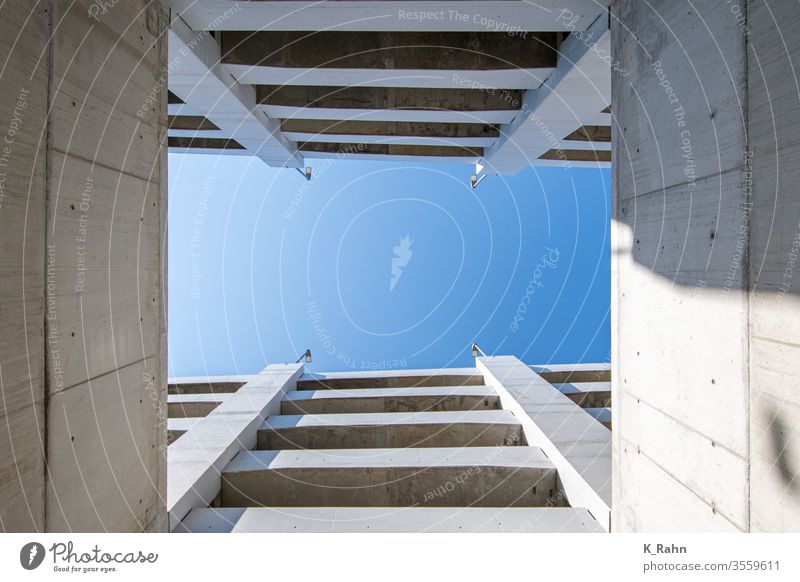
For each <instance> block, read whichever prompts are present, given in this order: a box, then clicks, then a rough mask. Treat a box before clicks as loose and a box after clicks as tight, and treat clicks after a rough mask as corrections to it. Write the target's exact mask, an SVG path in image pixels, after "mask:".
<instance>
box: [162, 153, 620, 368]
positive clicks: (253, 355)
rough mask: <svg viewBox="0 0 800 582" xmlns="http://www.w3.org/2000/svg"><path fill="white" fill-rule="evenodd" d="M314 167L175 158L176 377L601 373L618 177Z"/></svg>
mask: <svg viewBox="0 0 800 582" xmlns="http://www.w3.org/2000/svg"><path fill="white" fill-rule="evenodd" d="M311 165H312V166H313V167H314V177H313V179H312V180H311V181H310V182H306V181H305V180H304V179H303V177H302V176H300V174H298V173H297V172H296V171H294V170H287V169H274V168H269V167H267V166H266V165H265V164H264V163H262V162H261V161H260V160H258V159H256V158H251V157H245V156H241V157H240V156H219V157H217V156H204V155H180V154H170V155H169V290H168V292H169V374H170V376H186V375H206V374H210V375H219V374H247V373H256V372H258V371H259V370H261V369H262V368H264V367H265V366H266V365H268V364H270V363H276V362H288V361H294V360H296V359H297V357H298V356H299V355H300V354H302V353H303V351H304V350H305V349H306V348H310V349H311V350H312V352H313V356H314V361H313V363H312V364H311V365H310V366H309V369H310V370H312V371H320V372H322V371H339V370H361V369H374V368H380V367H381V366H383V367H391V368H394V367H404V368H438V367H454V366H469V365H472V358H471V355H470V350H469V348H470V344H471V342H472V341H473V340H477V341H478V343H479V345H480V346H481V347H482V348H483V349H484V350H485V351H486V352H487V353H488V354H497V355H501V354H511V355H515V356H517V357H519V358H520V359H522V360H523V361H525V362H527V363H529V364H538V363H548V362H550V363H568V362H569V363H571V362H597V361H608V356H609V346H610V327H609V305H610V283H609V279H610V251H609V224H610V199H611V193H610V172H609V171H606V170H591V169H571V170H564V169H561V168H527V169H525V170H523V171H522V172H520V173H519V174H517V175H516V176H512V177H492V176H489V177H487V178H486V179H485V180H484V181H483V182H481V184H479V186H478V188H477V189H475V190H473V189H471V188H469V186H468V181H469V176H470V174H471V173H472V172H473V167H472V166H469V165H443V164H430V165H422V164H416V163H415V164H398V163H388V162H359V161H349V160H329V161H326V160H318V161H316V163H315V162H312V163H311ZM404 237H407V239H408V241H410V242H408V243H403V242H402V241H403V238H404Z"/></svg>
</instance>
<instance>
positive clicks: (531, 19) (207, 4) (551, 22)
mask: <svg viewBox="0 0 800 582" xmlns="http://www.w3.org/2000/svg"><path fill="white" fill-rule="evenodd" d="M168 3H169V5H170V6H171V7H172V9H173V10H174V11H175V12H179V13H180V15H181V17H182V18H183V19H184V20H186V21H187V22H188V23H189V24H190V25H191V26H192V28H194V29H195V30H203V29H207V30H385V31H403V30H408V31H411V30H417V31H426V30H427V31H470V30H472V31H487V32H491V31H499V32H509V31H512V30H523V31H524V30H531V31H566V30H571V29H570V28H569V26H570V25H572V26H573V27H574V28H575V29H576V30H583V29H585V28H586V27H588V26H589V24H591V23H592V22H593V21H594V19H595V18H597V16H599V15H600V14H602V13H604V12H605V9H606V8H607V7H608V5H609V4H610V0H537V1H536V2H520V1H519V0H505V1H496V2H486V1H480V2H475V1H465V2H453V1H447V0H431V1H419V0H408V1H405V2H402V3H400V2H392V1H386V0H383V1H380V0H378V1H358V2H353V1H350V2H346V1H342V2H309V1H306V2H298V1H271V2H269V1H263V0H262V1H259V2H231V1H230V0H168ZM562 9H563V10H565V12H564V13H562V12H561V10H562ZM455 12H458V13H459V14H461V15H462V16H461V17H456V15H455ZM415 13H416V14H419V13H424V14H430V15H433V16H431V17H426V18H421V17H414V16H413V15H414V14H415ZM464 16H466V18H464ZM511 27H514V28H513V29H512V28H511Z"/></svg>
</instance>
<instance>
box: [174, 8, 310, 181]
mask: <svg viewBox="0 0 800 582" xmlns="http://www.w3.org/2000/svg"><path fill="white" fill-rule="evenodd" d="M169 52H170V54H172V55H179V57H180V58H175V59H173V61H172V62H171V63H170V71H169V90H170V91H172V92H173V93H174V94H175V95H176V96H178V97H179V98H180V99H182V100H183V101H184V102H185V103H186V104H188V105H189V106H190V107H191V108H192V109H193V110H195V111H198V112H199V113H198V114H199V115H203V116H204V117H206V118H207V119H209V120H210V121H211V122H213V123H214V124H215V125H216V126H217V127H219V128H220V129H221V130H223V131H225V133H226V134H227V136H229V137H231V138H232V139H234V140H235V141H236V142H238V143H239V144H241V145H242V146H244V147H245V148H246V150H247V151H249V152H250V154H251V155H255V156H257V157H259V158H260V159H262V160H263V161H265V162H266V163H267V164H268V165H270V166H276V167H297V168H299V167H302V166H303V159H302V156H301V155H300V154H298V152H297V148H296V147H295V145H294V144H292V143H290V142H289V141H287V140H286V139H285V138H283V136H281V133H280V124H279V122H277V121H275V120H270V119H268V118H266V117H265V116H263V115H256V114H255V112H256V92H255V88H254V87H250V86H244V85H240V84H239V83H237V82H236V79H234V78H233V77H232V76H231V74H230V73H229V72H228V71H227V70H226V69H225V68H224V67H223V66H221V65H220V48H219V45H218V44H217V41H216V40H214V37H212V36H211V35H210V34H209V33H208V32H205V31H193V30H192V29H190V28H189V27H188V26H187V25H186V23H185V22H184V21H183V20H181V19H180V17H178V16H174V17H173V19H172V23H171V25H170V29H169ZM229 151H232V150H225V152H226V154H227V153H228V152H229ZM191 153H196V152H191Z"/></svg>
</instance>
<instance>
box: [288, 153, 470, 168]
mask: <svg viewBox="0 0 800 582" xmlns="http://www.w3.org/2000/svg"><path fill="white" fill-rule="evenodd" d="M303 155H304V156H305V157H306V159H310V158H316V159H322V160H325V159H336V160H366V161H372V162H418V163H421V164H468V165H472V166H474V165H475V163H476V162H477V161H478V158H477V157H466V156H464V157H462V156H458V157H444V156H398V155H395V154H359V153H349V152H347V153H344V154H343V155H341V156H339V155H338V154H336V153H331V152H303Z"/></svg>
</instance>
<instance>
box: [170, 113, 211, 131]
mask: <svg viewBox="0 0 800 582" xmlns="http://www.w3.org/2000/svg"><path fill="white" fill-rule="evenodd" d="M168 127H169V129H193V130H195V131H205V130H218V129H219V128H218V127H217V126H216V125H214V123H213V122H212V121H211V120H210V119H206V118H205V117H203V116H202V115H170V116H169V125H168Z"/></svg>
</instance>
